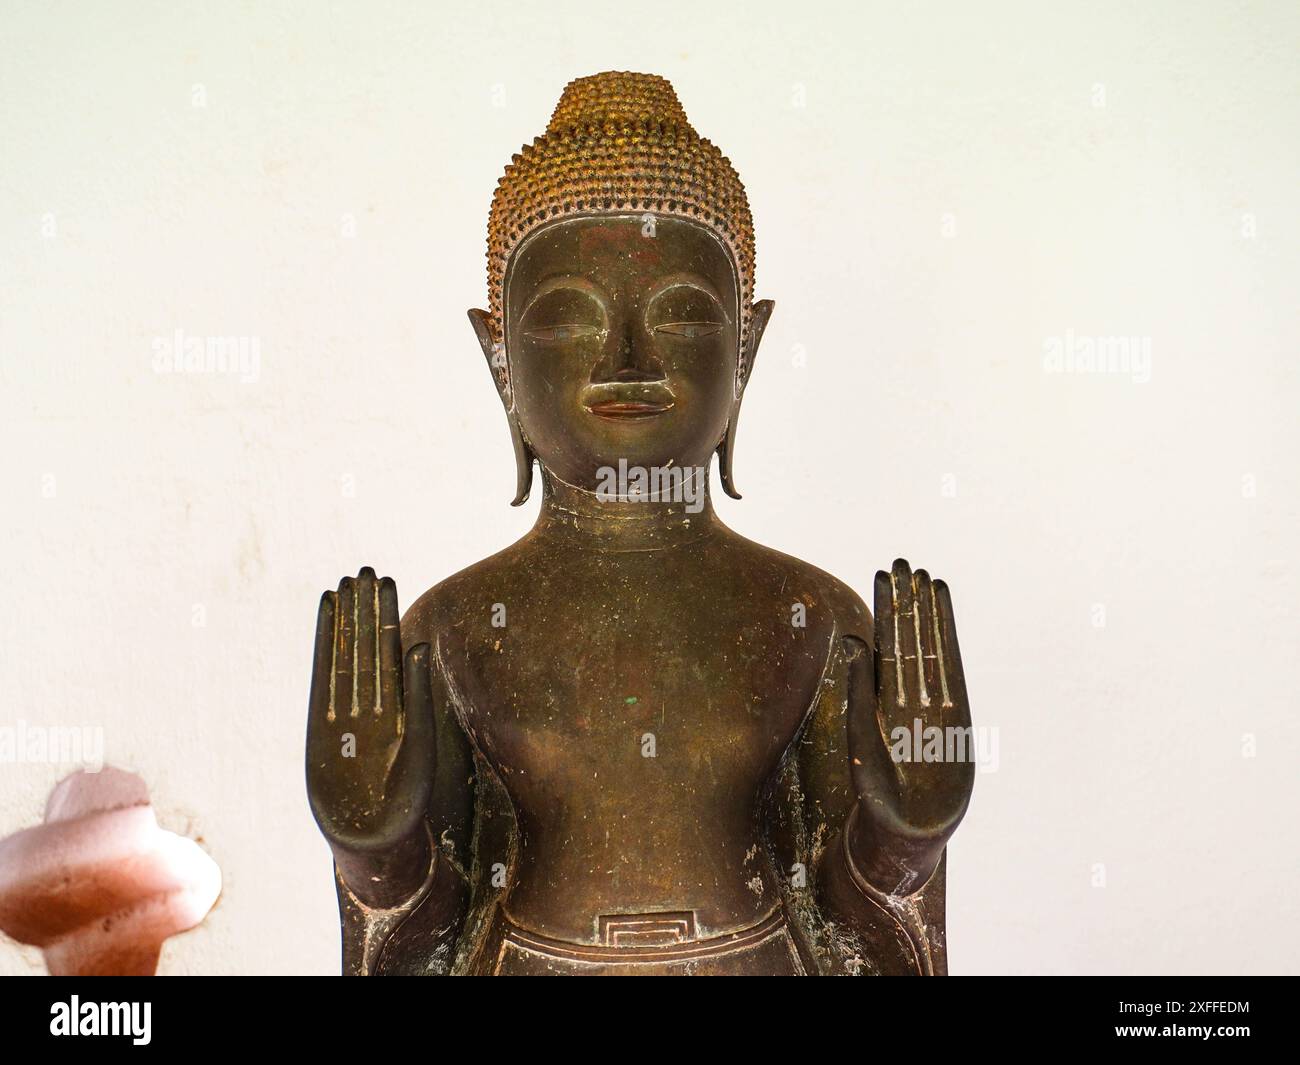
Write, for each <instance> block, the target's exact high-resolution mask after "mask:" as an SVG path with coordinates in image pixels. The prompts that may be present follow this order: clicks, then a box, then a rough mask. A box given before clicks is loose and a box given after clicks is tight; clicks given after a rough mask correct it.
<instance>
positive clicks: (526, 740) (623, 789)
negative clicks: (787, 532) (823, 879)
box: [412, 527, 836, 947]
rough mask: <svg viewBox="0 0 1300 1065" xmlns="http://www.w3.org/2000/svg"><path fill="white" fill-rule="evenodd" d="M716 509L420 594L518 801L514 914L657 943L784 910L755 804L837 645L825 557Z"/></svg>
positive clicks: (705, 936)
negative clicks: (664, 540) (776, 540)
mask: <svg viewBox="0 0 1300 1065" xmlns="http://www.w3.org/2000/svg"><path fill="white" fill-rule="evenodd" d="M719 529H720V532H719V531H715V532H711V533H710V534H709V535H707V536H703V537H701V538H699V539H697V540H694V541H691V542H687V543H681V544H678V545H676V546H673V547H670V548H665V549H661V550H638V551H619V552H606V551H603V550H575V549H573V546H572V545H571V544H568V543H564V544H558V545H557V544H555V543H547V542H545V541H540V542H539V541H537V540H533V539H531V538H528V539H525V540H524V541H521V543H520V544H517V545H515V546H514V547H512V548H510V549H507V550H506V551H505V552H502V553H501V554H499V555H495V556H493V557H492V558H490V559H487V560H486V561H484V562H482V563H480V564H478V565H477V566H474V567H472V568H471V569H469V570H466V571H464V572H463V573H461V574H458V575H457V576H455V577H453V578H451V579H449V580H448V581H445V582H443V584H441V585H439V586H438V587H437V588H435V589H434V590H433V591H432V592H430V593H429V594H428V595H427V596H426V597H425V599H424V600H422V601H421V603H420V604H418V606H417V608H415V609H413V611H412V614H413V615H416V616H418V618H419V621H418V624H419V625H422V626H427V629H428V634H427V636H424V637H418V638H427V639H429V640H430V641H431V642H432V643H434V645H435V647H436V657H437V661H438V663H439V665H440V667H441V669H442V671H443V675H444V677H445V678H446V680H447V682H448V684H449V686H450V688H451V689H452V692H453V695H454V701H455V703H456V708H455V709H456V713H457V717H458V719H459V720H460V723H461V725H462V727H463V728H464V730H465V731H466V733H467V734H468V735H469V736H470V738H471V741H472V742H473V744H474V745H475V747H476V748H477V749H478V751H479V752H480V754H481V755H482V756H483V758H484V759H485V760H486V761H487V762H488V763H489V765H490V766H491V767H492V769H493V770H494V771H495V773H496V775H497V776H498V778H499V780H500V782H501V783H502V785H503V786H504V788H505V790H506V792H507V793H508V794H509V797H510V800H511V804H512V806H513V808H514V812H515V815H516V819H517V823H518V827H519V842H518V847H517V855H516V857H515V861H514V863H513V868H512V876H511V883H510V884H509V887H508V894H507V895H506V897H505V899H504V902H503V905H502V913H503V915H504V916H505V918H506V920H507V921H508V923H509V924H510V925H511V926H512V927H517V928H519V929H522V930H525V932H526V933H528V934H535V935H537V936H539V937H542V938H547V937H549V938H553V939H554V940H557V941H560V942H562V943H572V944H587V945H594V946H604V947H610V946H616V945H620V944H622V945H628V944H641V945H654V944H656V943H661V942H680V941H684V940H685V941H692V942H696V941H705V940H709V939H710V938H711V937H718V936H725V935H727V934H734V933H742V932H745V930H749V929H754V928H756V927H757V926H760V925H762V923H763V922H764V921H765V920H767V919H774V918H773V915H774V914H776V913H778V911H779V909H780V898H779V895H778V893H777V888H776V885H775V883H774V878H773V877H772V875H771V873H770V872H769V869H768V865H767V862H768V860H769V859H768V856H767V852H766V847H765V843H764V839H763V836H762V833H761V827H760V824H759V818H758V812H759V809H758V808H759V805H760V802H761V799H762V796H763V791H764V788H765V786H766V785H768V784H769V783H770V782H771V781H772V779H773V777H774V775H775V773H776V771H777V768H778V765H779V763H780V761H781V759H782V757H783V756H784V755H785V753H786V752H787V750H789V748H790V747H791V744H792V743H793V741H794V739H795V737H796V735H797V734H798V732H799V729H800V726H801V724H802V723H803V721H804V719H805V716H806V715H807V712H808V710H809V708H810V706H811V705H812V703H813V701H814V699H815V697H816V694H817V691H818V687H819V683H820V682H821V679H822V676H823V673H824V671H825V668H826V665H827V661H828V655H829V652H830V649H831V646H832V641H833V637H834V634H835V631H836V622H835V617H834V611H833V608H832V607H831V604H830V603H829V602H828V601H827V598H828V597H827V595H826V588H825V582H826V581H827V580H829V579H830V578H827V576H826V575H825V574H823V573H821V572H820V571H818V570H816V569H815V568H814V567H812V566H809V565H807V564H806V563H802V562H799V561H798V560H796V559H792V558H789V557H788V556H785V555H781V554H779V553H777V552H774V551H771V550H768V549H766V548H762V547H760V546H758V545H756V544H753V543H750V542H749V541H746V540H743V539H742V538H740V537H738V536H735V535H734V534H732V533H730V532H729V531H727V530H725V529H721V527H719ZM478 858H479V861H480V862H481V863H482V864H483V866H484V867H489V866H491V865H492V864H493V863H494V862H496V861H501V862H503V863H505V862H506V860H507V856H506V855H501V856H494V855H487V854H480V855H479V856H478Z"/></svg>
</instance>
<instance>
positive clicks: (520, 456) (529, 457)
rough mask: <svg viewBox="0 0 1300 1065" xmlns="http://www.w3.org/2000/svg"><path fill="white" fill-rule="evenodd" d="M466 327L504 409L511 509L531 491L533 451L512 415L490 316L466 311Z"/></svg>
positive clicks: (505, 373)
mask: <svg viewBox="0 0 1300 1065" xmlns="http://www.w3.org/2000/svg"><path fill="white" fill-rule="evenodd" d="M469 321H470V325H472V326H473V327H474V335H475V336H476V337H478V346H479V347H480V348H481V349H482V350H483V357H484V358H485V359H487V364H488V369H489V370H491V371H492V380H493V381H495V382H496V386H497V394H498V395H499V396H500V397H501V403H502V405H503V406H504V407H505V408H506V421H507V422H508V423H509V425H510V443H511V445H512V446H513V447H514V452H515V498H514V499H512V500H511V501H510V505H511V506H512V507H517V506H519V504H521V503H523V502H526V501H527V499H528V493H529V492H531V491H532V489H533V452H532V449H531V448H530V447H529V446H528V442H527V441H526V440H524V434H523V432H522V431H521V430H520V428H519V418H518V416H517V415H516V413H515V401H514V396H513V395H512V393H511V389H510V374H509V372H508V370H507V368H506V349H505V345H504V344H498V343H497V341H496V337H495V335H494V334H493V332H492V316H491V315H490V314H488V312H487V311H483V310H479V309H478V308H477V307H475V308H471V309H470V311H469Z"/></svg>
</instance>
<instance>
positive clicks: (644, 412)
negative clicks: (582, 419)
mask: <svg viewBox="0 0 1300 1065" xmlns="http://www.w3.org/2000/svg"><path fill="white" fill-rule="evenodd" d="M672 409H673V405H672V403H671V402H669V403H648V402H646V401H644V400H616V399H611V400H606V401H605V402H603V403H589V404H587V410H589V411H591V413H592V414H594V415H596V417H597V418H653V417H654V416H655V415H656V414H663V413H664V412H665V411H670V410H672Z"/></svg>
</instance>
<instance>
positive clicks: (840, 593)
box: [732, 533, 871, 634]
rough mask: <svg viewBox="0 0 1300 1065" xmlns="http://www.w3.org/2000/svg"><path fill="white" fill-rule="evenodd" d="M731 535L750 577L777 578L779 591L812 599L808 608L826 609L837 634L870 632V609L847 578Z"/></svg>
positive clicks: (764, 580) (769, 580) (765, 580)
mask: <svg viewBox="0 0 1300 1065" xmlns="http://www.w3.org/2000/svg"><path fill="white" fill-rule="evenodd" d="M732 536H733V537H734V540H733V544H734V550H735V551H736V552H737V553H738V554H739V555H740V556H741V557H742V559H743V561H744V562H745V572H746V573H747V574H748V578H749V579H750V580H751V581H756V582H762V583H763V584H765V585H771V584H773V583H774V582H779V584H780V587H781V592H782V594H788V593H789V592H790V591H792V590H793V591H794V592H795V593H796V594H798V595H805V596H807V597H809V598H811V599H812V600H813V601H812V602H810V603H808V606H809V608H810V609H823V608H824V609H826V610H828V611H829V612H830V614H831V616H832V617H833V618H834V619H835V623H836V628H837V629H838V631H839V632H840V633H841V634H849V633H866V634H869V633H870V632H871V611H870V610H868V609H867V604H866V603H865V602H864V601H863V599H862V596H860V595H859V594H858V593H857V592H856V591H855V590H854V589H853V587H852V586H851V585H849V584H848V583H847V582H845V581H842V580H840V579H839V578H838V577H836V576H835V575H834V574H831V573H827V572H826V571H825V570H824V569H821V568H819V567H817V566H814V565H813V564H812V563H811V562H806V561H805V560H804V559H801V558H796V557H795V556H794V555H787V554H786V553H785V552H783V551H778V550H776V549H775V548H773V547H768V546H766V545H764V544H760V543H757V542H755V541H753V540H749V539H747V538H745V537H743V536H740V535H739V534H738V533H732Z"/></svg>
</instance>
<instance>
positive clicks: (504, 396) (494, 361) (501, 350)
mask: <svg viewBox="0 0 1300 1065" xmlns="http://www.w3.org/2000/svg"><path fill="white" fill-rule="evenodd" d="M467 313H468V314H469V324H470V325H472V326H473V327H474V336H475V337H477V338H478V346H479V348H481V349H482V351H483V358H485V359H487V364H488V370H489V371H490V372H491V374H492V380H493V381H494V382H495V383H496V386H497V392H498V394H499V395H500V396H501V402H502V403H504V404H505V405H506V410H509V409H510V406H511V403H510V374H509V373H508V371H507V370H506V349H505V345H504V344H498V343H497V341H496V336H495V335H494V334H493V332H492V316H491V315H490V314H488V312H487V311H484V310H479V308H477V307H471V308H470V309H469V311H468V312H467Z"/></svg>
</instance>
